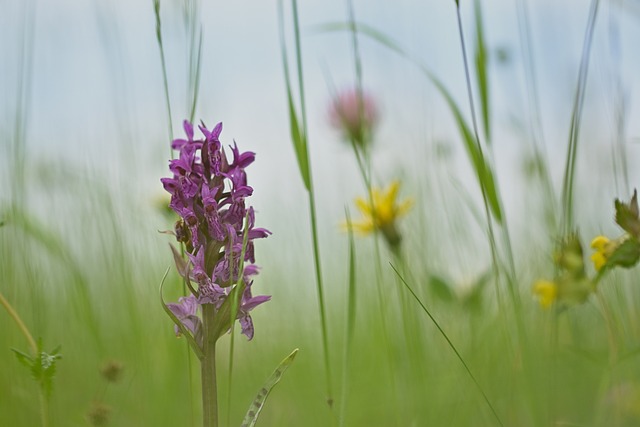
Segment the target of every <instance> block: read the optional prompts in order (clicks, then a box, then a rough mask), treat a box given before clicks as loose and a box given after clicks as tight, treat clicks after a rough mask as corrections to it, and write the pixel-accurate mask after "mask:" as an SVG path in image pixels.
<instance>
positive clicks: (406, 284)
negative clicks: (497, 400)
mask: <svg viewBox="0 0 640 427" xmlns="http://www.w3.org/2000/svg"><path fill="white" fill-rule="evenodd" d="M389 264H390V265H391V268H392V269H393V271H395V273H396V274H397V275H398V278H400V281H401V282H402V283H403V284H404V286H405V287H406V288H407V290H409V292H410V293H411V295H412V296H413V298H415V300H416V301H417V302H418V304H420V307H421V308H422V311H424V312H425V313H426V314H427V316H429V319H431V321H432V322H433V324H434V325H435V327H436V328H438V331H439V332H440V334H441V335H442V336H443V337H444V339H445V340H446V341H447V344H449V347H451V350H453V352H454V353H455V355H456V356H457V357H458V359H459V360H460V363H462V366H464V369H465V370H466V371H467V374H469V377H471V380H472V381H473V383H474V384H475V385H476V387H477V388H478V391H479V392H480V394H482V397H483V398H484V401H485V402H486V403H487V406H488V407H489V409H490V410H491V413H492V414H493V416H494V417H495V418H496V421H498V424H499V425H501V426H503V427H504V424H503V423H502V420H501V419H500V417H499V416H498V413H497V412H496V410H495V409H494V407H493V405H492V404H491V401H490V400H489V397H488V396H487V394H486V393H485V392H484V389H483V388H482V386H481V385H480V383H479V382H478V380H476V377H475V376H474V375H473V373H472V372H471V369H469V366H468V365H467V363H466V362H465V361H464V358H463V357H462V355H461V354H460V353H459V352H458V349H457V348H456V346H455V345H453V343H452V342H451V340H450V339H449V337H448V336H447V333H446V332H445V331H444V330H443V329H442V327H441V326H440V324H439V323H438V321H437V320H436V319H435V318H434V317H433V315H432V314H431V312H430V311H429V309H428V308H427V307H426V306H425V305H424V303H423V302H422V301H421V300H420V298H418V295H416V293H415V292H414V291H413V289H411V286H409V284H408V283H407V282H406V281H405V280H404V277H402V275H401V274H400V272H399V271H398V270H397V269H396V268H395V267H394V265H393V264H391V263H389Z"/></svg>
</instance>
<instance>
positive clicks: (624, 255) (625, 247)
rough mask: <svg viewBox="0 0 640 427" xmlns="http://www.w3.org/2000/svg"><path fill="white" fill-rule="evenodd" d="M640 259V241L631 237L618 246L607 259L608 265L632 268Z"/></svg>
mask: <svg viewBox="0 0 640 427" xmlns="http://www.w3.org/2000/svg"><path fill="white" fill-rule="evenodd" d="M638 259H640V242H638V240H636V239H634V238H633V237H632V238H629V239H627V240H625V241H624V242H623V243H622V244H621V245H620V246H618V247H617V248H616V250H615V251H613V253H612V254H611V256H610V257H609V259H607V264H606V266H607V267H614V266H620V267H623V268H631V267H633V266H634V265H636V264H637V263H638Z"/></svg>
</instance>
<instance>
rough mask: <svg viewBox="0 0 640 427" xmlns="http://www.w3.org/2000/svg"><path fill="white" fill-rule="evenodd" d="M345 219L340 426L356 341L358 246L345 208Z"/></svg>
mask: <svg viewBox="0 0 640 427" xmlns="http://www.w3.org/2000/svg"><path fill="white" fill-rule="evenodd" d="M344 213H345V218H346V221H347V233H348V235H349V286H348V288H347V316H346V317H347V322H346V333H345V343H344V359H343V369H342V372H343V373H342V398H341V399H340V400H341V402H340V403H341V404H340V417H339V425H340V427H342V426H344V423H345V417H346V413H347V401H348V398H349V378H350V375H349V373H350V371H351V353H352V351H351V349H352V346H353V340H354V330H355V324H356V307H357V304H356V297H357V294H356V246H355V241H354V239H353V230H352V228H351V216H350V215H349V210H348V208H345V211H344Z"/></svg>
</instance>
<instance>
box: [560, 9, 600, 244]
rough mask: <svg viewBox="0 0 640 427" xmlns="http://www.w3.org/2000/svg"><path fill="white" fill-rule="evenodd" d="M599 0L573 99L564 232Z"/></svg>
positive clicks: (591, 14) (591, 18) (564, 185)
mask: <svg viewBox="0 0 640 427" xmlns="http://www.w3.org/2000/svg"><path fill="white" fill-rule="evenodd" d="M599 4H600V1H599V0H593V1H592V2H591V9H590V11H589V18H588V21H587V29H586V31H585V36H584V44H583V46H582V57H581V59H580V70H579V71H578V86H577V88H576V94H575V97H574V100H573V113H572V116H571V127H570V129H569V146H568V147H567V160H566V163H565V168H564V179H563V183H562V202H563V208H564V212H563V227H562V229H563V230H564V232H568V231H569V230H571V229H572V228H573V180H574V178H575V174H576V157H577V151H578V131H579V129H580V120H581V118H582V107H583V105H584V92H585V87H586V84H587V72H588V70H589V57H590V54H591V43H592V41H593V30H594V27H595V25H596V17H597V15H598V5H599Z"/></svg>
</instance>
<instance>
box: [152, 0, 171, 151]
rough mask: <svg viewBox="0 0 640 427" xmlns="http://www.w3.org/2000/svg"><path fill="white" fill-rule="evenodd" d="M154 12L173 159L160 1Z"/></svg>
mask: <svg viewBox="0 0 640 427" xmlns="http://www.w3.org/2000/svg"><path fill="white" fill-rule="evenodd" d="M153 12H154V14H155V16H156V40H157V41H158V47H159V48H160V62H161V64H162V81H163V84H164V96H165V102H166V104H167V122H168V124H169V152H170V157H171V158H172V159H173V150H172V149H171V141H172V140H173V124H172V123H171V117H172V115H171V101H170V99H169V78H168V77H167V61H166V60H165V57H164V45H163V43H162V21H161V19H160V0H153Z"/></svg>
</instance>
